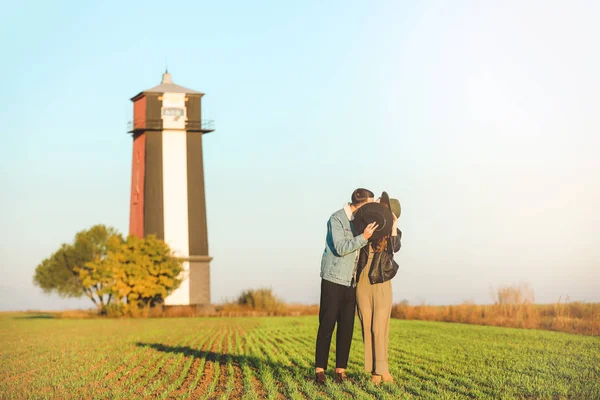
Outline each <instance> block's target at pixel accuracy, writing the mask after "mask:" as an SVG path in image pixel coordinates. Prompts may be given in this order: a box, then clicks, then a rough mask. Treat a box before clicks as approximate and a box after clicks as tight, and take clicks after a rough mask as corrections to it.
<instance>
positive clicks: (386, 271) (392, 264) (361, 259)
mask: <svg viewBox="0 0 600 400" xmlns="http://www.w3.org/2000/svg"><path fill="white" fill-rule="evenodd" d="M401 239H402V232H401V231H400V229H398V235H397V236H390V237H389V239H388V245H387V249H385V250H384V251H382V252H380V253H374V254H373V261H372V262H371V268H370V270H369V281H370V282H371V284H372V285H374V284H376V283H383V282H386V281H389V280H390V279H392V278H393V277H394V276H396V272H398V263H396V261H394V253H397V252H398V250H400V246H401V243H400V240H401ZM370 246H371V244H368V245H367V246H365V247H363V248H362V249H360V253H359V255H358V267H357V270H356V276H357V277H358V278H360V274H361V272H362V270H363V269H364V268H365V266H366V265H367V263H368V261H369V247H370Z"/></svg>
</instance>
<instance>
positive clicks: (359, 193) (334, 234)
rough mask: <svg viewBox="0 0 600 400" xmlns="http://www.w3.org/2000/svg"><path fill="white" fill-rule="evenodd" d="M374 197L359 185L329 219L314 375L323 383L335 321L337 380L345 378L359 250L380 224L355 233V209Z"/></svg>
mask: <svg viewBox="0 0 600 400" xmlns="http://www.w3.org/2000/svg"><path fill="white" fill-rule="evenodd" d="M373 201H375V195H374V194H373V192H371V191H370V190H367V189H356V190H355V191H354V192H353V193H352V202H351V203H349V204H345V205H344V208H342V209H341V210H339V211H337V212H335V213H334V214H333V215H332V216H331V217H330V218H329V222H328V223H327V239H326V246H325V251H324V252H323V258H322V260H321V278H322V279H321V304H320V310H319V331H318V333H317V346H316V347H317V348H316V354H315V367H316V368H315V379H316V381H317V383H320V384H324V383H325V370H326V369H327V361H328V359H329V347H330V345H331V336H332V334H333V330H334V328H335V325H336V322H337V334H336V368H335V380H336V382H343V381H344V380H346V367H347V366H348V356H349V355H350V343H351V342H352V333H353V331H354V310H355V304H356V266H357V260H358V252H359V250H360V249H361V248H362V247H364V246H366V245H367V243H368V239H369V238H370V237H371V236H372V235H373V232H375V230H376V229H377V227H378V226H377V224H376V223H375V222H373V223H372V224H369V225H368V226H367V227H366V228H365V229H364V231H363V233H362V234H360V235H358V236H354V234H355V232H354V231H353V226H352V222H351V221H352V219H353V215H354V213H355V212H356V210H358V209H359V208H360V207H362V206H363V205H365V204H367V203H369V202H373Z"/></svg>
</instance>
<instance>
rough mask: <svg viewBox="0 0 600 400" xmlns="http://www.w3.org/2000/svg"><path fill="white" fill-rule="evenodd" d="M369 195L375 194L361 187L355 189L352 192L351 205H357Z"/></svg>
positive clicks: (368, 197) (369, 196)
mask: <svg viewBox="0 0 600 400" xmlns="http://www.w3.org/2000/svg"><path fill="white" fill-rule="evenodd" d="M371 197H375V195H374V194H373V192H371V191H370V190H367V189H363V188H360V189H356V190H355V191H354V192H352V205H353V206H357V205H359V204H362V203H364V202H365V201H367V200H368V199H370V198H371Z"/></svg>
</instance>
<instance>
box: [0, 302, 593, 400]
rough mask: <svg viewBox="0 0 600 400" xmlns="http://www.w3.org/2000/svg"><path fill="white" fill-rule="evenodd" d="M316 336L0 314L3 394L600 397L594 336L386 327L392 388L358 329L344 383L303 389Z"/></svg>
mask: <svg viewBox="0 0 600 400" xmlns="http://www.w3.org/2000/svg"><path fill="white" fill-rule="evenodd" d="M316 329H317V318H316V317H267V318H170V319H167V318H164V319H122V320H110V319H91V320H72V319H54V318H49V317H46V318H44V317H43V316H32V315H25V314H21V315H14V314H13V315H11V314H7V315H3V316H0V333H1V335H2V342H1V344H0V350H1V354H2V362H1V367H0V396H1V397H2V398H60V399H65V398H121V399H131V398H222V399H226V398H248V399H257V398H270V399H283V398H285V399H288V398H290V399H305V398H309V399H319V398H321V399H326V398H336V399H337V398H358V399H361V398H430V399H444V398H452V399H455V398H494V399H496V398H582V399H600V337H589V336H576V335H571V334H565V333H556V332H546V331H534V330H517V329H508V328H494V327H485V326H472V325H461V324H450V323H439V322H421V321H401V320H392V321H391V331H390V367H391V372H392V374H393V375H394V376H395V377H396V379H397V383H395V384H392V385H389V384H386V385H382V386H380V387H375V386H373V385H372V384H371V383H370V381H369V376H368V375H367V374H364V373H363V372H362V338H361V333H360V328H359V326H358V325H357V326H356V330H355V334H354V341H353V344H352V353H351V356H350V366H349V376H350V378H351V382H347V383H344V384H343V385H339V384H335V383H328V384H327V386H325V387H319V386H316V385H315V384H313V382H312V380H311V379H312V376H313V369H312V366H313V356H314V342H315V336H316ZM333 360H334V357H333V354H332V358H330V365H331V363H332V362H333ZM329 372H331V368H330V371H329ZM330 378H331V376H330ZM330 382H331V379H330Z"/></svg>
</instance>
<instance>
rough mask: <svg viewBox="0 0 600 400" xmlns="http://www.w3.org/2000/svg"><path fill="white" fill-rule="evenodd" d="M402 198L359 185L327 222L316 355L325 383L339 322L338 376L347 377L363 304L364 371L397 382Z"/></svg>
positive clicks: (318, 373) (319, 377) (377, 380)
mask: <svg viewBox="0 0 600 400" xmlns="http://www.w3.org/2000/svg"><path fill="white" fill-rule="evenodd" d="M399 215H400V203H399V202H398V200H396V199H390V198H389V196H388V195H387V193H386V192H383V193H382V195H381V197H380V198H379V199H377V200H375V195H374V194H373V192H371V191H370V190H367V189H356V190H355V191H354V192H353V193H352V201H351V202H350V203H347V204H345V205H344V207H343V208H342V209H341V210H339V211H337V212H335V213H334V214H333V215H332V216H331V217H330V219H329V222H328V223H327V240H326V246H325V251H324V253H323V258H322V261H321V302H320V310H319V331H318V333H317V345H316V355H315V367H316V369H315V372H316V377H315V378H316V382H317V383H321V384H323V383H325V381H326V377H325V370H326V369H327V361H328V359H329V348H330V345H331V337H332V335H333V330H334V328H335V325H336V323H337V334H336V368H335V381H336V382H340V383H341V382H343V381H344V380H346V379H347V378H346V367H347V366H348V357H349V354H350V345H351V342H352V333H353V330H354V314H355V309H356V308H358V316H359V318H360V322H361V326H362V333H363V342H364V357H365V372H367V373H370V374H372V381H373V383H375V384H379V383H380V382H382V381H383V382H393V377H392V376H391V374H390V372H389V368H388V332H389V325H390V316H391V311H392V286H391V282H390V280H391V279H392V278H393V277H394V276H395V275H396V272H397V271H398V264H397V263H396V262H395V261H394V258H393V257H394V253H395V252H397V251H398V250H400V239H401V237H402V232H400V230H399V229H398V228H397V224H398V219H397V218H398V216H399Z"/></svg>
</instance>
